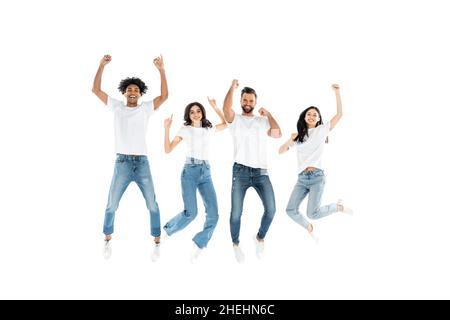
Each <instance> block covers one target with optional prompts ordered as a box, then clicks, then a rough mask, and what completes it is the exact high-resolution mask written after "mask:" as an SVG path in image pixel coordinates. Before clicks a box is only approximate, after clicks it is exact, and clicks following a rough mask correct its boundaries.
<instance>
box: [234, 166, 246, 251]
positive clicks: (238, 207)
mask: <svg viewBox="0 0 450 320" xmlns="http://www.w3.org/2000/svg"><path fill="white" fill-rule="evenodd" d="M242 170H244V169H241V168H237V167H236V165H235V166H234V167H233V183H232V187H231V215H230V232H231V240H232V241H233V243H234V244H239V232H240V230H241V216H242V210H243V207H244V197H245V193H246V192H247V189H248V188H249V187H250V178H249V176H247V175H246V174H244V173H243V172H242Z"/></svg>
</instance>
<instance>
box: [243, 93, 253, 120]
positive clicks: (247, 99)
mask: <svg viewBox="0 0 450 320" xmlns="http://www.w3.org/2000/svg"><path fill="white" fill-rule="evenodd" d="M255 105H256V96H255V95H254V94H253V93H244V94H242V97H241V107H242V112H243V114H244V115H249V116H250V115H252V113H253V109H255Z"/></svg>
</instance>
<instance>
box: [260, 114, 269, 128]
mask: <svg viewBox="0 0 450 320" xmlns="http://www.w3.org/2000/svg"><path fill="white" fill-rule="evenodd" d="M260 123H261V127H262V128H263V129H264V130H269V129H270V123H269V119H268V118H267V117H261V122H260Z"/></svg>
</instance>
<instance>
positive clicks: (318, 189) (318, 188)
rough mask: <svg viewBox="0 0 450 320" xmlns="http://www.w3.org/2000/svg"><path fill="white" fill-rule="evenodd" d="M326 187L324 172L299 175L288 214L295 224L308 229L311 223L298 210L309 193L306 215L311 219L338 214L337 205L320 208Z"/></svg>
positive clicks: (288, 206)
mask: <svg viewBox="0 0 450 320" xmlns="http://www.w3.org/2000/svg"><path fill="white" fill-rule="evenodd" d="M324 187H325V175H324V173H323V171H322V170H320V169H315V170H312V171H303V172H302V173H299V175H298V180H297V184H296V185H295V187H294V190H292V194H291V197H290V198H289V202H288V205H287V208H286V212H287V214H288V216H289V217H291V218H292V219H293V220H294V221H295V222H297V223H298V224H300V225H301V226H302V227H303V228H305V229H307V228H308V225H309V221H308V220H306V218H305V217H304V216H303V215H302V214H301V213H300V212H299V211H298V208H299V206H300V204H301V203H302V201H303V200H304V199H305V197H306V195H308V193H309V197H308V206H307V209H306V214H307V216H308V218H310V219H320V218H323V217H325V216H328V215H330V214H332V213H334V212H337V204H334V203H333V204H330V205H327V206H323V207H321V206H320V202H321V199H322V194H323V189H324Z"/></svg>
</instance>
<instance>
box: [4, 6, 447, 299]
mask: <svg viewBox="0 0 450 320" xmlns="http://www.w3.org/2000/svg"><path fill="white" fill-rule="evenodd" d="M445 8H446V6H445V1H429V0H427V1H411V0H408V1H384V0H383V1H380V0H377V1H345V0H344V1H314V2H312V1H287V0H278V1H243V0H228V1H220V2H219V1H206V0H190V1H181V0H180V1H132V0H130V1H111V0H108V1H93V2H89V3H88V2H81V3H80V2H79V1H72V2H68V1H64V2H61V1H49V0H42V1H28V0H23V1H20V0H17V1H8V2H2V4H1V5H0V33H1V42H2V49H1V50H0V57H1V59H0V70H1V71H0V72H1V77H0V88H1V91H2V102H1V110H2V112H1V116H0V141H1V144H0V145H1V150H0V152H1V155H0V159H1V161H0V164H1V166H0V188H1V200H0V298H2V299H16V298H25V299H69V298H70V299H116V298H120V299H133V298H137V299H315V298H324V299H333V298H342V299H368V298H375V299H380V298H387V299H398V298H406V299H416V298H425V299H429V298H430V299H431V298H439V299H449V298H450V292H449V289H448V288H449V284H450V276H449V273H448V270H449V268H450V258H449V250H448V245H449V243H450V237H449V232H448V228H449V223H450V217H449V213H450V212H449V209H448V208H449V206H448V202H447V199H448V186H447V182H448V181H449V178H450V177H449V171H448V169H447V164H448V162H449V161H450V159H449V156H448V155H447V154H448V152H447V150H446V149H448V143H449V142H448V139H446V136H448V133H447V130H446V127H447V121H448V116H449V111H448V110H449V106H450V105H449V99H450V98H449V94H448V92H449V90H448V87H449V74H450V64H449V57H450V49H449V47H448V44H447V43H448V30H450V20H449V19H448V10H446V9H445ZM446 30H447V31H446ZM160 53H162V54H163V56H164V59H165V64H166V73H167V78H168V83H169V90H170V97H169V100H168V101H167V102H165V103H164V104H163V105H162V107H161V110H160V112H159V113H158V114H156V115H155V116H154V117H152V118H151V119H150V123H149V132H148V136H147V140H148V145H149V160H150V164H151V170H152V174H153V179H154V182H155V188H156V195H157V200H158V203H159V206H160V209H161V220H162V223H165V222H166V221H167V220H168V219H169V218H170V217H172V216H173V215H175V214H176V213H178V212H179V211H180V210H181V209H182V199H181V195H180V191H181V188H180V182H179V176H180V172H181V168H182V163H183V158H184V146H183V145H180V147H178V148H177V149H176V150H175V151H174V152H173V153H171V154H169V155H166V154H164V152H163V119H164V118H165V117H168V116H170V114H172V113H174V129H175V128H177V127H179V126H180V125H181V123H182V115H183V110H184V107H185V106H186V105H187V104H188V103H189V102H192V101H200V102H201V103H203V104H204V105H205V106H206V105H207V100H206V96H207V95H210V96H213V97H215V98H216V99H217V100H218V102H219V105H221V104H222V101H223V98H224V96H225V93H226V91H227V89H228V88H229V85H230V84H231V81H232V79H234V78H237V79H239V81H240V84H241V86H251V87H253V88H255V89H256V90H257V93H258V96H259V99H258V106H260V107H262V106H264V107H265V108H267V109H268V110H269V111H271V112H272V114H273V115H274V116H275V118H276V119H277V120H278V122H279V124H280V126H281V128H282V130H283V133H284V136H283V138H282V139H280V140H273V139H272V140H271V141H270V142H269V146H268V148H269V161H270V176H271V180H272V183H273V186H274V189H275V196H276V201H277V214H276V216H275V219H274V221H273V224H272V226H271V229H270V230H269V233H268V235H267V238H266V250H267V256H266V259H265V260H263V261H258V260H257V259H256V257H255V254H254V248H253V243H252V241H251V237H252V236H253V235H254V234H255V233H256V231H257V227H258V225H259V219H260V217H261V214H262V205H261V203H260V201H259V199H258V197H257V196H256V193H255V192H254V191H253V190H250V191H249V193H248V196H247V197H246V201H245V208H244V215H243V220H242V232H241V243H242V247H243V250H244V252H245V253H246V256H247V260H246V263H245V264H244V265H239V264H237V263H236V261H235V260H234V257H233V253H232V248H231V241H230V236H229V225H228V219H229V211H230V190H231V166H232V143H231V137H230V135H229V133H228V132H222V133H220V134H218V135H217V137H216V140H215V142H216V145H215V146H214V148H213V150H212V153H211V163H212V170H213V180H214V183H215V186H216V192H217V194H218V200H219V208H220V212H219V214H220V220H219V224H218V226H217V229H216V232H215V234H214V236H213V238H212V241H211V242H210V244H209V245H208V248H207V250H205V252H204V253H202V256H201V257H200V259H199V261H198V264H195V265H191V264H190V263H189V254H190V250H191V246H192V245H191V241H190V239H191V238H192V237H193V235H194V234H195V232H197V231H198V230H199V229H200V227H201V225H202V223H203V221H204V220H203V219H204V217H203V216H204V214H203V211H200V212H199V217H198V218H197V219H196V220H195V222H194V223H192V225H190V226H189V227H188V228H186V230H184V231H182V232H180V233H179V234H177V235H176V236H174V237H173V238H172V239H170V242H168V243H166V244H165V245H164V246H163V247H162V257H161V260H160V261H159V262H158V263H152V262H151V261H150V249H151V238H150V237H149V234H148V229H149V219H148V214H147V210H146V208H145V203H144V200H143V198H142V196H141V194H140V192H139V189H138V188H137V186H136V185H131V186H130V187H129V189H128V190H127V192H126V193H125V195H124V197H123V199H122V202H121V204H120V207H119V210H118V211H117V215H116V231H115V233H114V250H113V251H114V252H113V256H112V258H111V259H110V260H108V261H105V260H104V259H103V257H102V254H101V250H102V238H103V235H102V232H101V231H102V223H103V215H104V209H105V206H106V200H107V193H108V189H109V184H110V181H111V177H112V173H113V167H114V147H113V126H112V114H111V113H109V112H108V111H106V109H105V107H104V106H103V104H102V103H101V102H100V100H98V99H97V98H96V97H95V96H94V95H93V94H92V93H91V87H92V82H93V79H94V75H95V72H96V70H97V67H98V63H99V61H100V59H101V57H102V56H103V55H104V54H111V55H112V62H111V63H110V64H109V65H108V66H107V67H106V69H105V72H104V77H103V89H104V91H106V92H107V93H109V94H110V95H111V96H114V97H116V98H120V93H119V92H118V91H117V85H118V83H119V81H120V80H121V79H123V78H125V77H127V76H138V77H141V78H142V79H143V80H144V81H145V82H146V83H147V84H148V85H149V93H148V94H147V95H146V96H144V98H146V99H152V98H154V97H155V96H156V95H158V94H159V85H160V84H159V75H158V72H157V70H156V68H155V67H154V66H153V64H152V60H153V58H154V57H156V56H157V55H159V54H160ZM332 83H339V84H340V85H341V95H342V100H343V109H344V117H343V118H342V120H341V122H340V123H339V125H338V126H337V127H336V129H335V130H333V132H332V134H331V135H330V144H329V145H328V147H327V149H328V150H327V153H326V159H325V163H326V166H327V169H326V174H327V179H328V184H327V186H326V189H325V194H324V198H323V202H324V203H328V202H333V201H336V199H337V198H343V199H344V200H346V202H347V203H348V204H349V205H350V206H351V207H353V209H354V211H355V215H354V216H353V217H348V216H345V215H342V214H336V215H333V216H330V217H327V218H325V219H322V220H319V221H317V222H315V226H316V230H317V233H318V235H319V236H320V243H319V245H318V246H316V245H315V244H314V243H313V242H312V241H311V239H310V238H309V237H308V236H307V234H306V232H305V231H304V230H303V229H301V228H300V227H299V226H298V225H296V224H295V223H294V222H293V221H291V220H290V219H289V217H288V216H287V215H286V214H285V207H286V203H287V200H288V198H289V195H290V192H291V190H292V187H293V186H294V184H295V181H296V167H295V166H296V165H295V154H294V152H289V153H287V154H285V155H282V156H279V155H278V154H277V149H278V147H279V146H280V144H281V143H283V142H284V141H285V140H286V139H287V137H288V135H289V134H290V133H291V132H294V131H295V125H296V121H297V118H298V115H299V113H300V112H301V111H302V110H303V109H304V108H306V107H308V106H310V105H315V106H318V107H319V108H320V109H321V111H322V113H323V117H324V118H325V120H327V119H330V118H331V117H332V116H333V115H334V112H335V100H334V95H333V91H332V90H331V87H330V85H331V84H332ZM234 108H235V110H236V111H239V105H238V94H237V95H236V96H235V104H234ZM207 110H208V117H209V118H210V119H211V120H212V121H213V122H217V120H218V119H217V117H216V116H215V115H214V114H213V113H212V112H211V109H207ZM173 131H174V130H173ZM173 131H172V132H173ZM200 208H202V206H200Z"/></svg>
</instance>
